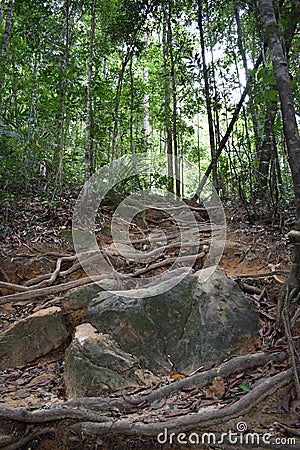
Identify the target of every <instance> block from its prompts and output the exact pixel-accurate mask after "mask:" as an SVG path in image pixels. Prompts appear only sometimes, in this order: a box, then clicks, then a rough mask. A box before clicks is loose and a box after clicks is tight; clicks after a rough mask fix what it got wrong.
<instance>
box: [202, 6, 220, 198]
mask: <svg viewBox="0 0 300 450" xmlns="http://www.w3.org/2000/svg"><path fill="white" fill-rule="evenodd" d="M197 20H198V27H199V33H200V44H201V55H202V65H203V77H204V87H205V102H206V110H207V119H208V128H209V143H210V153H211V166H212V176H213V185H214V187H215V189H216V190H218V174H217V157H216V146H215V132H214V124H213V114H212V108H211V98H210V89H209V80H208V70H207V65H206V56H205V42H204V30H203V11H202V0H198V11H197Z"/></svg>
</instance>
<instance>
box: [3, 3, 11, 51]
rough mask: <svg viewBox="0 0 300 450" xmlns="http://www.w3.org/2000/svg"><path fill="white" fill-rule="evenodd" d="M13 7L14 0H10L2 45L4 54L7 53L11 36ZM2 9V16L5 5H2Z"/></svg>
mask: <svg viewBox="0 0 300 450" xmlns="http://www.w3.org/2000/svg"><path fill="white" fill-rule="evenodd" d="M13 7H14V0H10V1H9V3H8V7H7V13H6V22H5V29H4V35H3V39H2V45H1V54H2V56H3V55H5V54H6V50H7V45H8V42H9V38H10V33H11V25H12V13H13ZM1 9H2V11H1V16H2V13H3V5H2V7H1ZM1 21H2V17H1Z"/></svg>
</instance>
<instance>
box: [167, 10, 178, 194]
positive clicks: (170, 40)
mask: <svg viewBox="0 0 300 450" xmlns="http://www.w3.org/2000/svg"><path fill="white" fill-rule="evenodd" d="M171 16H172V11H171V2H169V14H168V33H167V36H168V37H167V40H168V47H169V53H170V64H171V67H170V69H171V70H170V78H171V84H172V107H173V111H172V117H173V124H172V125H173V127H172V128H173V129H172V132H173V133H172V134H173V154H174V169H175V194H176V195H177V197H180V194H181V192H180V191H181V190H180V184H181V183H180V171H179V164H178V139H177V91H176V79H175V62H174V55H173V32H172V22H171Z"/></svg>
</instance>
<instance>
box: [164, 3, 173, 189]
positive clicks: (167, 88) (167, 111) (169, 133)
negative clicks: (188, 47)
mask: <svg viewBox="0 0 300 450" xmlns="http://www.w3.org/2000/svg"><path fill="white" fill-rule="evenodd" d="M168 14H169V12H168V11H166V9H165V10H164V22H163V36H162V43H163V61H164V78H165V105H164V113H165V133H166V144H167V158H168V186H167V189H168V191H169V192H174V172H173V139H172V127H171V86H170V85H171V82H170V70H169V43H168V32H167V29H168V22H169V20H168Z"/></svg>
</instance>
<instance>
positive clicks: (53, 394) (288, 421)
mask: <svg viewBox="0 0 300 450" xmlns="http://www.w3.org/2000/svg"><path fill="white" fill-rule="evenodd" d="M72 202H73V200H72V199H71V200H68V201H66V202H65V204H61V205H59V206H58V205H54V206H51V207H49V205H48V204H41V202H40V201H39V200H38V199H37V200H35V201H32V202H31V203H29V204H27V203H25V202H24V203H19V204H18V205H14V206H10V209H7V210H6V224H7V228H6V229H3V235H2V239H1V242H0V281H4V282H7V283H14V284H21V285H24V284H25V283H26V282H28V281H29V280H31V279H33V278H35V277H38V276H40V275H42V274H43V273H45V270H46V269H45V260H46V261H48V263H49V264H48V267H50V269H51V270H54V268H55V264H56V261H57V259H58V258H59V257H61V256H63V255H72V254H73V253H74V250H73V246H72V242H71V232H70V228H71V223H72ZM111 214H112V211H111V210H110V209H109V208H104V209H103V210H102V213H101V218H100V221H101V225H102V232H101V233H100V235H99V239H100V240H101V241H102V242H105V243H106V244H108V245H109V244H110V242H111V237H110V235H109V233H107V232H106V231H105V230H107V227H109V225H110V220H111ZM226 219H227V238H226V246H225V250H224V253H223V257H222V259H221V262H220V264H221V266H222V267H223V268H224V269H225V270H226V272H227V273H228V274H229V275H230V276H232V277H233V278H234V279H235V280H236V281H237V282H238V283H239V284H240V285H241V287H242V289H243V290H245V291H246V292H250V291H251V288H249V286H253V287H254V288H256V289H254V293H253V294H249V293H248V294H247V295H250V298H251V299H252V300H253V302H254V303H255V305H256V306H257V308H258V310H259V313H260V318H261V330H260V333H259V335H260V336H259V339H258V341H257V343H256V345H255V347H254V348H253V346H252V347H250V348H249V349H246V348H245V349H243V353H246V352H247V351H249V352H254V351H260V350H263V351H266V352H272V351H278V352H279V351H281V350H283V351H287V343H286V341H285V339H284V338H282V335H280V333H278V330H277V329H276V308H277V301H278V297H279V292H280V289H281V287H282V283H283V282H284V280H285V277H286V275H285V274H284V270H288V269H289V268H290V265H291V258H292V248H291V245H290V243H289V240H288V237H287V233H288V231H289V229H288V228H287V227H286V228H284V229H279V227H277V226H276V225H271V224H264V223H256V224H253V223H252V224H251V223H250V222H249V221H248V220H247V218H246V215H245V214H244V213H243V211H240V212H237V211H231V210H227V211H226ZM41 255H42V256H43V257H44V259H43V258H41ZM46 265H47V264H46ZM68 267H70V264H66V266H65V269H68ZM274 270H276V271H277V272H276V274H272V271H274ZM280 270H282V271H283V272H282V274H281V273H280ZM83 276H84V273H83V272H82V271H81V270H79V271H76V272H74V273H72V274H71V275H70V276H68V278H67V280H64V281H72V280H77V279H80V278H81V277H83ZM249 290H250V291H249ZM0 293H1V294H2V295H3V296H4V295H7V294H11V291H9V290H8V289H6V288H1V289H0ZM60 299H61V297H60V294H56V295H52V296H44V297H42V298H38V299H36V300H34V301H28V300H20V301H16V302H9V303H5V304H0V330H5V329H7V327H9V325H10V324H12V323H13V322H15V321H18V320H19V319H20V318H24V317H26V316H28V315H30V314H32V313H33V312H36V311H37V310H39V309H41V308H44V307H47V306H49V305H51V306H52V305H57V306H59V305H60ZM299 342H300V338H299V337H298V338H296V339H295V345H296V347H299ZM65 348H66V345H63V346H62V347H61V348H59V349H58V350H56V351H54V352H52V353H51V354H48V355H47V356H44V357H42V358H40V359H39V360H38V361H35V362H34V363H31V364H28V365H25V366H20V367H16V368H11V369H7V370H4V371H0V408H1V406H6V407H13V408H18V407H25V408H27V409H28V410H29V411H34V410H36V409H38V408H41V409H47V408H51V407H53V406H54V405H56V404H58V403H61V402H65V401H66V400H67V396H66V392H65V386H64V381H63V361H64V351H65ZM287 366H289V364H288V363H287V362H286V361H285V362H281V363H280V362H279V363H277V364H272V365H270V364H266V365H264V366H263V367H260V368H259V369H257V370H248V371H247V370H246V371H242V372H241V373H239V374H237V375H234V376H232V377H231V378H230V377H229V378H228V379H226V383H225V389H226V392H227V394H226V395H227V402H228V401H229V400H228V398H229V397H231V398H232V397H234V398H235V400H236V399H237V398H240V397H241V396H243V395H245V394H247V392H248V391H249V386H250V387H251V386H252V385H253V383H254V382H255V381H257V380H259V379H260V378H262V379H264V378H265V377H268V376H273V375H274V374H277V373H280V372H282V371H283V370H284V369H285V368H286V367H287ZM241 378H242V379H243V382H242V383H241V382H240V379H241ZM171 381H174V380H167V382H171ZM163 382H166V380H162V383H163ZM194 395H195V396H196V397H195V398H196V399H197V395H199V393H194ZM201 395H202V402H203V401H204V404H206V405H207V406H211V405H215V404H219V403H220V399H218V398H216V396H215V395H212V392H211V390H210V391H209V388H208V389H206V391H204V393H203V392H202V393H201ZM186 398H188V396H187V395H186ZM189 404H190V397H189ZM182 405H183V406H181V407H180V408H181V409H182V411H181V414H182V415H184V414H187V413H188V410H189V409H188V406H187V403H182ZM134 408H135V409H136V407H134ZM297 408H298V403H297V400H296V392H295V389H294V388H293V387H291V386H289V389H288V390H285V391H282V390H279V391H278V392H277V393H276V394H274V395H273V397H272V398H270V399H268V401H266V402H265V404H264V409H263V410H260V409H257V410H256V412H255V413H254V414H253V413H252V416H251V429H253V430H260V431H261V430H265V431H266V430H270V424H273V428H272V429H273V430H276V433H277V434H278V436H282V437H287V436H290V435H293V432H292V431H291V430H293V429H295V428H293V427H294V426H295V424H296V422H297V416H298V417H299V415H298V409H297ZM295 411H296V415H295ZM133 413H134V411H133ZM179 414H180V412H179ZM266 414H267V417H268V420H266ZM174 416H175V413H174ZM275 424H276V425H275ZM276 427H277V428H276ZM297 427H298V425H297ZM297 433H298V432H295V435H297ZM35 442H36V443H35V445H31V447H30V448H36V449H46V448H47V449H52V448H53V449H54V448H57V447H55V444H54V443H53V442H54V441H52V440H51V439H48V440H47V438H45V439H43V440H41V441H40V440H39V439H36V441H35ZM128 442H129V441H128ZM106 445H107V446H103V447H99V448H103V449H104V448H107V449H109V448H113V447H110V446H109V444H106ZM114 445H116V444H114ZM15 448H17V447H15ZM18 448H19V447H18ZM20 448H21V447H20ZM22 448H23V447H22ZM25 448H29V447H27V446H24V449H25ZM76 448H77V447H76ZM114 448H116V449H117V448H119V449H123V448H129V447H128V446H126V445H125V444H124V442H123V443H121V442H120V443H119V446H117V447H116V446H115V447H114ZM131 448H145V449H146V448H148V447H147V446H146V444H141V446H140V447H138V446H134V445H133V444H131ZM149 448H166V449H167V448H169V447H168V446H167V445H166V446H164V447H160V446H156V447H155V446H154V445H153V443H152V444H151V445H150V444H149ZM170 448H171V447H170ZM172 448H173V447H172ZM174 448H177V447H174ZM178 448H179V447H178ZM185 448H187V447H186V446H185ZM197 448H200V447H197ZM203 448H218V447H203ZM234 448H238V447H234ZM277 448H298V446H297V445H295V446H288V445H286V446H283V445H282V446H280V445H278V446H277ZM299 448H300V447H299Z"/></svg>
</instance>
